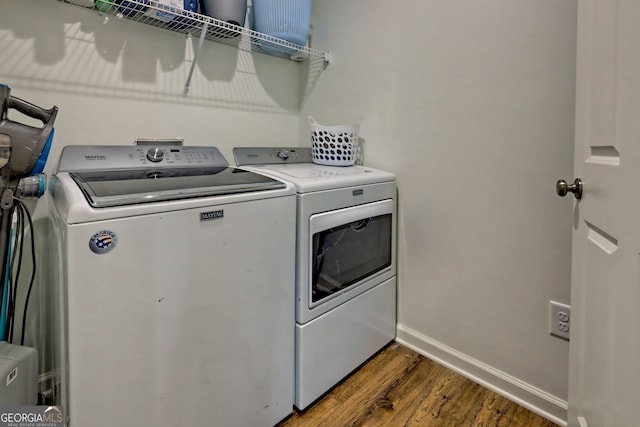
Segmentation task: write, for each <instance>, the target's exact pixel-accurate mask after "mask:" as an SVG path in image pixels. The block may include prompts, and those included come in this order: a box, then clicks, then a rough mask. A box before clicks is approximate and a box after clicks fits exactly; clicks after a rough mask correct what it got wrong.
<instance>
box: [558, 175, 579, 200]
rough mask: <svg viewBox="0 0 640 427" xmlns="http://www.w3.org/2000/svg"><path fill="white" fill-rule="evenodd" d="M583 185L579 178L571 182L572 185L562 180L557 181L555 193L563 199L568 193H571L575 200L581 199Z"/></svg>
mask: <svg viewBox="0 0 640 427" xmlns="http://www.w3.org/2000/svg"><path fill="white" fill-rule="evenodd" d="M583 184H584V183H583V182H582V180H581V179H580V178H576V179H575V180H574V181H573V184H567V181H565V180H564V179H559V180H558V182H556V192H557V193H558V196H560V197H564V196H566V195H567V193H568V192H571V193H573V195H574V196H575V198H576V199H582V186H583Z"/></svg>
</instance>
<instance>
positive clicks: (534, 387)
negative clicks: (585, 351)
mask: <svg viewBox="0 0 640 427" xmlns="http://www.w3.org/2000/svg"><path fill="white" fill-rule="evenodd" d="M575 20H576V2H575V1H574V0H542V1H539V0H535V1H534V0H487V1H482V2H479V1H471V0H456V1H433V0H426V1H411V2H409V1H405V2H390V1H383V0H350V1H341V0H322V1H315V2H314V9H313V24H314V40H313V41H314V47H316V48H319V49H328V50H331V51H332V53H333V54H334V55H335V58H336V60H335V62H334V63H333V64H332V65H330V66H329V68H328V69H327V70H326V71H325V72H324V74H323V75H322V76H321V78H320V81H319V82H318V84H317V86H316V88H315V90H314V91H313V93H312V94H311V96H310V97H309V99H308V101H307V102H306V103H305V106H304V108H303V111H302V114H301V118H300V120H301V124H302V125H301V138H303V139H305V138H306V134H305V131H304V123H305V119H306V115H307V114H308V113H310V114H312V115H313V116H314V117H315V118H316V119H317V120H318V121H319V122H321V123H324V124H338V123H350V122H352V121H353V120H354V119H355V118H357V117H359V116H362V117H364V121H363V125H362V128H361V137H362V138H364V139H365V164H368V165H370V166H374V167H380V168H383V169H388V170H391V171H393V172H395V173H396V174H397V177H398V186H399V200H400V202H399V203H400V214H399V235H400V238H399V255H398V259H399V273H398V276H399V306H398V308H399V311H398V312H399V314H398V321H399V329H398V335H399V337H400V339H401V340H402V341H403V342H405V343H408V344H410V345H412V346H414V347H415V348H416V349H418V350H420V351H421V352H423V353H424V354H428V355H430V356H432V357H435V358H439V359H440V360H441V361H443V362H444V363H447V364H449V365H450V366H452V367H454V368H456V369H458V370H460V371H464V372H465V373H466V374H467V375H470V376H473V377H475V379H476V380H478V381H481V382H483V383H485V384H486V385H488V386H490V387H492V388H496V389H500V390H501V391H502V392H503V393H505V394H510V395H511V397H512V398H514V399H522V400H523V401H522V403H523V404H525V405H526V406H529V407H533V409H535V410H537V411H538V412H540V413H544V414H545V415H547V416H549V417H552V418H554V419H556V420H559V421H562V420H563V419H564V416H565V414H566V398H567V363H568V343H567V342H565V341H562V340H560V339H557V338H554V337H551V336H550V335H549V334H548V333H547V305H548V301H549V300H550V299H553V300H557V301H561V302H565V303H568V302H569V290H570V259H571V258H570V239H571V217H572V214H571V203H570V202H569V201H568V200H562V199H559V198H558V197H557V196H556V195H555V191H554V185H555V181H556V180H557V179H559V178H563V177H570V178H571V177H572V175H571V170H572V161H573V159H572V153H573V112H574V81H575V78H574V73H575V32H576V23H575Z"/></svg>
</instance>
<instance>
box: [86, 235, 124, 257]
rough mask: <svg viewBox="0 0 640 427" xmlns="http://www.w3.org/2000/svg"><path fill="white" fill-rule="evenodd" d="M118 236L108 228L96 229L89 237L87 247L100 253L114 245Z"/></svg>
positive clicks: (104, 252) (105, 251)
mask: <svg viewBox="0 0 640 427" xmlns="http://www.w3.org/2000/svg"><path fill="white" fill-rule="evenodd" d="M116 243H118V237H117V236H116V233H114V232H113V231H110V230H102V231H98V232H97V233H96V234H94V235H93V236H91V239H89V249H91V252H93V253H95V254H98V255H102V254H106V253H107V252H109V251H110V250H111V249H113V248H115V247H116Z"/></svg>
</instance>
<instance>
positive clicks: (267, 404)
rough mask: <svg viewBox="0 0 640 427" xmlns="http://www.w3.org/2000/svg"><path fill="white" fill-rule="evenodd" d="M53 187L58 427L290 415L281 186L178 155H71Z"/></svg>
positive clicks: (290, 223) (89, 150)
mask: <svg viewBox="0 0 640 427" xmlns="http://www.w3.org/2000/svg"><path fill="white" fill-rule="evenodd" d="M52 183H53V186H52V189H51V200H50V202H51V205H52V209H51V215H52V217H53V222H54V229H55V231H56V237H57V238H56V242H57V245H58V250H57V251H56V252H57V254H58V257H59V262H58V263H57V266H58V267H59V271H58V274H57V278H58V282H59V290H60V300H59V308H60V310H59V313H60V317H61V318H60V324H61V332H60V344H61V345H60V359H61V363H60V365H61V366H60V368H61V374H62V375H61V376H62V379H61V383H62V384H61V385H62V393H61V396H60V400H59V402H58V403H61V404H62V405H64V407H65V410H66V411H67V414H68V420H67V421H68V422H67V424H66V425H68V426H71V427H86V426H91V427H112V426H132V427H133V426H164V427H174V426H179V425H184V426H255V427H264V426H270V425H274V424H276V423H277V422H278V421H280V420H281V419H283V418H285V417H286V416H287V415H289V414H290V413H291V410H292V403H291V402H292V399H293V391H292V389H293V367H294V360H293V357H294V356H293V354H294V333H293V323H294V307H293V301H294V290H293V286H294V269H295V264H294V256H295V237H294V234H295V202H296V200H295V189H294V187H293V186H292V185H291V184H288V183H284V182H280V181H277V180H275V179H272V178H269V177H265V176H262V175H259V174H256V173H252V172H247V171H244V170H241V169H237V168H233V167H228V164H227V162H226V160H225V159H224V158H223V156H222V155H221V154H220V152H219V151H218V150H217V149H216V148H214V147H183V146H166V147H165V146H158V147H151V148H147V147H141V146H67V147H65V148H64V150H63V152H62V156H61V159H60V165H59V168H58V172H57V173H56V174H55V176H54V177H53V178H52Z"/></svg>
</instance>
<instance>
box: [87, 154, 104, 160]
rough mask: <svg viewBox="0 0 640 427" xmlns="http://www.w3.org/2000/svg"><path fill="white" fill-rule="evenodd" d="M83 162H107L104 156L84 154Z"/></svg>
mask: <svg viewBox="0 0 640 427" xmlns="http://www.w3.org/2000/svg"><path fill="white" fill-rule="evenodd" d="M84 159H85V160H107V156H105V155H104V154H85V155H84Z"/></svg>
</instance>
